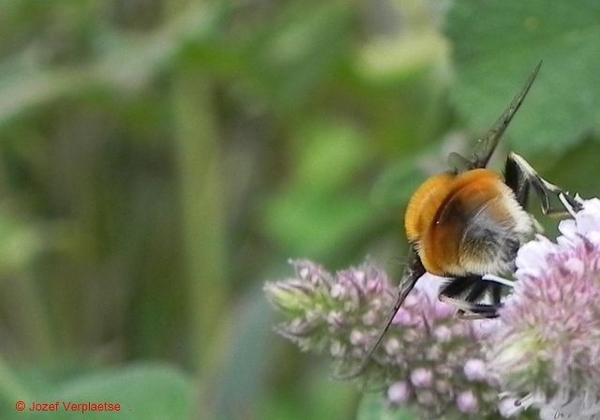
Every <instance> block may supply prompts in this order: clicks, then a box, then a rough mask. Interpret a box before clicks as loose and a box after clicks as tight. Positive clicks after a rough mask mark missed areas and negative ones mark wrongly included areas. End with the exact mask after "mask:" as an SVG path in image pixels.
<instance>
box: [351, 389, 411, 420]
mask: <svg viewBox="0 0 600 420" xmlns="http://www.w3.org/2000/svg"><path fill="white" fill-rule="evenodd" d="M356 418H357V420H413V419H416V417H415V416H414V415H413V414H412V413H411V412H410V411H408V410H403V409H388V408H387V407H386V406H385V402H384V400H383V398H382V396H381V393H367V394H364V396H363V399H362V400H361V402H360V406H359V407H358V413H357V416H356Z"/></svg>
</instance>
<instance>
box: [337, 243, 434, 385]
mask: <svg viewBox="0 0 600 420" xmlns="http://www.w3.org/2000/svg"><path fill="white" fill-rule="evenodd" d="M423 274H425V268H424V267H423V264H422V263H421V259H420V258H419V256H418V255H417V251H416V249H415V248H414V246H412V245H411V247H410V251H409V256H408V263H407V264H406V268H405V269H404V273H403V275H402V279H401V280H400V284H399V285H398V288H397V289H396V296H395V298H394V305H393V306H392V307H391V308H390V312H389V314H388V317H387V318H386V320H385V323H384V324H383V326H382V328H381V330H380V331H379V333H378V334H377V339H376V340H375V341H374V342H373V343H372V344H371V346H370V347H369V349H368V351H367V354H366V356H365V357H364V359H363V360H362V362H361V364H360V366H359V367H358V369H357V370H356V371H354V372H350V373H347V374H344V373H342V374H340V375H334V378H335V379H351V378H356V377H357V376H359V375H360V374H361V373H362V372H363V371H364V370H365V368H366V367H367V364H368V363H369V360H370V359H371V356H373V353H375V350H377V348H378V347H379V345H380V344H381V341H382V340H383V337H384V336H385V333H386V332H387V330H388V329H389V328H390V325H392V321H393V320H394V317H395V316H396V313H398V310H399V309H400V306H402V302H404V299H406V296H408V294H409V293H410V291H411V290H412V289H413V288H414V287H415V284H416V283H417V281H418V280H419V279H420V278H421V276H422V275H423Z"/></svg>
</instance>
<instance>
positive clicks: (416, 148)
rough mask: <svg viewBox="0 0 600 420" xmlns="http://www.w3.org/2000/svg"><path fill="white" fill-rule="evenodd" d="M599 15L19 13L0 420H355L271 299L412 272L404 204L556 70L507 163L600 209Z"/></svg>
mask: <svg viewBox="0 0 600 420" xmlns="http://www.w3.org/2000/svg"><path fill="white" fill-rule="evenodd" d="M599 21H600V6H598V4H597V3H596V2H595V1H592V0H586V1H580V2H576V3H566V2H564V3H561V4H553V5H549V4H547V3H546V2H543V1H541V0H526V1H520V0H510V1H506V2H481V1H478V0H465V1H461V2H456V3H454V2H452V1H449V0H429V1H418V0H405V1H402V0H372V1H341V0H320V1H313V0H304V1H300V0H279V1H269V0H241V1H230V2H227V1H194V0H171V1H166V0H76V1H74V0H54V1H44V0H4V1H2V2H0V251H1V252H0V352H1V353H0V355H1V358H0V417H1V418H3V419H12V418H15V419H25V418H30V417H31V418H65V419H68V418H82V417H81V414H80V413H66V412H61V413H57V414H51V413H18V412H17V411H16V410H15V402H16V401H17V400H24V401H26V402H27V403H28V404H29V403H30V402H31V401H34V400H35V401H56V400H60V401H92V402H103V401H110V402H115V403H120V404H121V405H122V406H123V410H122V412H120V413H113V414H112V415H111V414H107V413H95V414H92V415H90V416H88V417H86V418H103V419H106V418H127V419H129V418H131V419H138V418H139V419H188V418H198V419H213V418H214V419H261V420H262V419H267V420H270V419H284V418H285V419H307V418H311V419H352V418H355V413H356V411H357V407H358V401H359V394H360V389H359V388H358V387H357V386H355V385H353V384H346V383H340V382H334V381H331V380H330V379H329V373H330V370H329V365H328V363H327V360H324V359H320V358H316V357H313V356H310V355H305V354H302V353H300V352H299V351H298V350H297V349H296V348H295V347H294V346H293V345H291V344H289V343H288V342H286V341H285V340H284V339H283V338H281V337H278V336H276V335H275V334H274V333H273V332H272V326H273V325H274V324H275V323H276V322H277V319H276V316H275V315H274V313H273V311H272V310H271V308H270V307H269V305H268V303H267V302H266V300H265V298H264V296H263V294H262V284H263V283H264V281H265V280H274V279H279V278H284V277H286V276H290V275H292V272H291V269H290V268H289V266H287V260H288V259H289V258H300V257H302V258H311V259H314V260H316V261H318V262H320V263H322V264H324V265H325V266H327V267H328V268H329V269H331V270H337V269H341V268H344V267H347V266H349V265H357V264H360V263H361V262H362V261H363V260H364V258H365V257H366V256H367V255H370V256H371V257H373V258H374V259H375V260H376V261H378V262H379V263H380V264H381V265H382V266H383V267H385V268H386V269H387V270H388V271H389V272H390V273H391V274H393V275H396V274H397V273H398V271H400V264H401V262H402V257H403V256H404V251H405V250H404V244H403V241H404V235H403V232H402V229H401V227H400V226H401V225H400V220H401V214H402V212H403V209H404V206H405V204H406V200H407V199H408V197H410V194H411V192H412V191H414V189H415V188H416V186H417V185H418V184H419V183H420V182H422V181H423V180H424V179H425V178H426V177H427V176H428V175H430V174H432V173H435V172H438V171H440V170H443V169H444V168H445V165H446V161H445V156H446V155H447V154H448V153H449V152H450V151H459V152H461V151H462V152H463V153H468V151H469V147H470V145H472V144H473V143H472V141H473V139H474V138H476V136H477V134H481V133H483V132H484V131H485V130H486V129H487V128H488V127H489V126H490V125H491V124H492V123H493V122H494V120H495V118H496V117H497V116H498V115H500V113H501V112H502V111H503V110H504V108H505V107H506V106H507V105H508V104H509V102H510V100H511V99H512V96H513V95H514V94H515V93H516V92H517V91H518V90H519V88H520V87H521V85H522V83H523V82H524V81H525V79H526V78H527V76H528V75H529V73H530V71H531V70H532V69H533V68H534V66H535V65H536V64H537V63H538V62H539V60H544V64H543V67H542V70H541V73H540V76H539V78H538V80H537V81H536V83H535V85H534V87H533V89H532V91H531V93H530V95H529V97H528V98H527V100H526V102H525V104H524V106H523V107H522V109H521V110H520V112H519V115H518V116H517V117H516V118H515V120H514V122H513V124H512V127H511V129H510V130H509V131H508V132H507V134H506V138H505V140H504V142H503V144H502V145H501V147H500V149H501V153H498V154H497V155H498V156H499V157H498V159H497V160H496V161H495V163H494V165H495V166H496V167H498V168H499V167H500V165H501V161H502V156H503V154H504V153H505V152H506V151H507V150H509V149H514V150H516V151H517V152H519V153H521V154H523V155H524V156H525V157H526V158H527V159H529V160H530V161H531V162H532V163H533V164H534V166H535V167H536V168H538V169H539V171H540V173H541V174H542V175H544V176H545V177H546V178H547V179H549V180H550V181H552V182H555V183H557V184H559V185H561V186H564V187H565V188H566V189H569V190H570V191H577V192H580V193H581V194H582V195H583V196H586V197H590V196H596V195H598V194H599V193H600V176H598V174H599V173H600V172H599V171H598V164H599V163H600V143H599V142H598V127H599V121H600V83H599V82H600V78H599V76H598V74H599V73H598V69H599V68H600V43H598V42H597V40H598V39H600V26H598V23H597V22H599ZM533 207H535V205H534V206H533ZM553 225H554V224H553V223H550V224H549V225H548V226H550V229H552V226H553ZM362 417H363V418H367V415H366V414H364V415H363V416H362Z"/></svg>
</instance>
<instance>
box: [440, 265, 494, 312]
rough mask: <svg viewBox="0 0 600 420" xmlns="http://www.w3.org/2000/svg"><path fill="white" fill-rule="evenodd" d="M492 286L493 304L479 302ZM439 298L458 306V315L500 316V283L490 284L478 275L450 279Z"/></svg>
mask: <svg viewBox="0 0 600 420" xmlns="http://www.w3.org/2000/svg"><path fill="white" fill-rule="evenodd" d="M490 286H491V290H492V304H485V303H477V300H479V299H480V298H481V297H482V296H483V295H484V294H485V292H486V291H487V290H488V289H489V288H490ZM495 289H498V290H495ZM466 292H467V294H466V295H465V293H466ZM462 296H464V297H462ZM439 299H440V300H441V301H442V302H447V303H450V304H452V305H454V306H456V307H457V308H458V313H457V314H458V316H459V317H460V318H466V319H477V318H495V317H497V316H498V315H497V313H496V311H497V310H498V308H499V307H500V306H501V303H500V288H499V285H490V284H489V283H487V282H484V281H483V280H482V277H481V276H477V275H474V276H465V277H457V278H454V279H452V280H450V282H449V283H448V284H446V285H445V286H444V287H443V288H442V290H441V291H440V295H439Z"/></svg>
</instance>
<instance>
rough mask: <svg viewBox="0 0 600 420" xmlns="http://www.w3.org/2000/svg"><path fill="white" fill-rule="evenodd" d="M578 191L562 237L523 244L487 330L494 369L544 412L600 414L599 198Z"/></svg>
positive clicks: (509, 388) (553, 415)
mask: <svg viewBox="0 0 600 420" xmlns="http://www.w3.org/2000/svg"><path fill="white" fill-rule="evenodd" d="M577 199H578V201H579V202H580V203H581V204H582V209H581V210H580V211H579V212H578V213H576V214H575V215H574V218H573V219H569V220H564V221H562V222H561V223H560V224H559V231H560V232H561V235H560V236H559V237H558V238H557V239H556V242H551V241H550V240H549V239H547V238H545V237H543V236H538V237H537V238H536V239H535V240H534V241H531V242H529V243H527V244H525V245H524V246H523V247H522V248H521V249H520V250H519V252H518V255H517V259H516V267H517V271H516V273H515V277H516V281H515V282H514V288H513V292H512V294H511V295H510V296H509V297H507V298H506V299H505V301H504V306H503V307H502V308H501V309H500V311H499V321H498V325H497V326H496V327H495V329H494V331H493V333H492V334H489V335H488V336H487V337H486V344H485V347H486V362H487V366H488V369H489V374H490V375H493V376H495V377H496V378H497V379H498V381H499V383H500V385H501V387H502V389H503V390H504V391H506V392H507V393H508V394H509V395H510V396H513V397H515V398H517V400H516V401H515V403H514V405H515V406H519V407H521V408H526V407H527V406H529V405H533V406H535V407H538V408H539V409H540V416H541V418H542V419H559V418H560V419H595V418H597V419H600V200H598V199H591V200H581V199H580V198H577ZM509 405H510V404H509V403H504V409H505V410H503V411H505V412H507V413H509V412H510V411H511V410H510V409H508V408H510V407H509ZM510 414H512V413H510Z"/></svg>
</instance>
